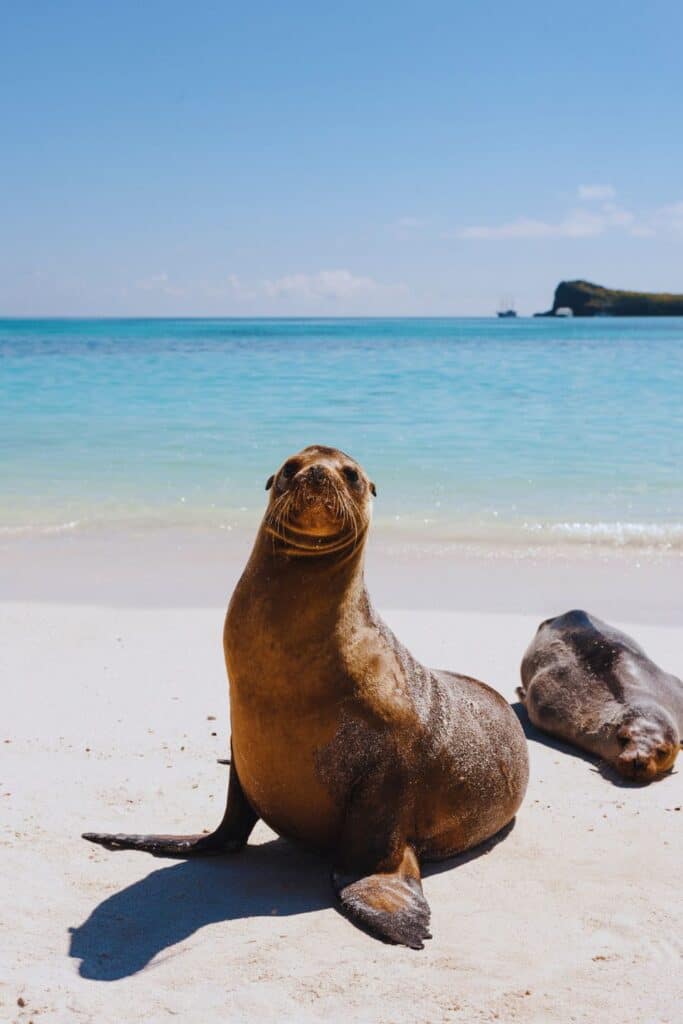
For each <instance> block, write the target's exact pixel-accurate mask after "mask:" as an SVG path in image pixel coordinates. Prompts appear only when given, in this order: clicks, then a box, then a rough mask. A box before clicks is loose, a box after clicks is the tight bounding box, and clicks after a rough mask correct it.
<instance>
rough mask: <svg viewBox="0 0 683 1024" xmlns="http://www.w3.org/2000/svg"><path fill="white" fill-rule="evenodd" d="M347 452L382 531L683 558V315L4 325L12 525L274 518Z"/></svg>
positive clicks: (0, 343)
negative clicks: (310, 450) (277, 492)
mask: <svg viewBox="0 0 683 1024" xmlns="http://www.w3.org/2000/svg"><path fill="white" fill-rule="evenodd" d="M312 443H320V444H326V445H334V446H337V447H340V448H342V449H344V450H345V451H347V452H349V453H350V454H351V455H353V456H354V457H355V458H356V459H358V460H359V461H360V462H361V463H362V464H363V466H364V467H365V468H366V470H367V472H368V473H369V474H370V476H371V477H372V479H373V480H374V481H375V483H376V486H377V491H378V497H377V500H376V503H375V519H376V523H377V525H378V527H379V528H380V529H386V530H389V529H401V530H405V531H408V532H411V533H413V534H415V535H416V536H418V535H419V536H421V537H425V538H427V537H432V538H444V539H449V540H472V539H474V540H477V539H478V540H488V541H491V542H495V541H496V540H505V541H519V542H521V543H539V542H549V543H554V542H558V543H559V542H563V541H566V540H571V539H572V538H576V539H579V540H594V541H599V542H601V543H605V544H616V545H619V544H647V545H654V546H655V547H663V548H670V547H673V548H683V319H668V318H667V319H619V318H614V319H608V318H604V319H591V320H579V319H576V320H571V319H566V320H564V319H521V318H520V319H517V320H494V319H367V320H365V319H350V320H338V319H330V320H327V319H300V320H298V319H288V320H265V319H264V320H236V319H229V320H227V319H226V320H217V319H212V320H201V319H199V320H195V319H190V320H187V319H183V320H160V319H149V320H3V321H0V499H1V500H0V530H1V531H2V532H3V533H4V534H5V535H7V534H12V533H16V532H21V533H24V532H27V531H38V532H46V531H47V532H49V531H58V530H74V531H78V530H82V529H87V528H88V527H89V526H92V525H95V524H100V525H108V524H111V525H116V526H127V525H131V524H135V525H136V526H137V527H150V528H151V527H155V526H163V525H174V524H178V525H193V526H194V525H197V526H209V527H223V528H227V529H230V528H232V527H234V526H239V524H241V523H244V524H253V523H255V522H256V521H257V519H258V518H259V517H260V515H261V512H262V509H263V507H264V502H265V495H264V491H263V488H264V484H265V480H266V478H267V477H268V475H269V474H270V473H271V472H273V471H274V470H275V469H276V467H277V466H278V465H279V464H280V463H281V462H282V460H283V459H285V458H286V457H287V456H288V455H289V454H291V453H292V452H295V451H297V450H298V449H299V448H301V447H303V446H305V445H308V444H312Z"/></svg>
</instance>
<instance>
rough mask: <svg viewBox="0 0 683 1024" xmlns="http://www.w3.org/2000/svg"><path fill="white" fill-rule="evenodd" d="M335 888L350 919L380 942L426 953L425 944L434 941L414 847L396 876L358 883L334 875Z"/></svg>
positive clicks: (408, 849)
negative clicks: (380, 940) (429, 940)
mask: <svg viewBox="0 0 683 1024" xmlns="http://www.w3.org/2000/svg"><path fill="white" fill-rule="evenodd" d="M332 884H333V886H334V889H335V892H336V895H337V898H338V900H339V901H340V903H341V906H342V910H343V911H344V913H345V914H346V916H347V917H349V918H350V919H351V920H352V921H353V922H354V924H357V925H359V926H360V927H361V928H363V929H365V930H366V931H368V932H370V934H372V935H375V936H377V938H380V939H383V940H384V941H385V942H393V943H396V944H397V945H401V946H409V947H410V948H411V949H423V948H424V940H425V939H431V937H432V936H431V933H430V931H429V918H430V910H429V904H428V903H427V900H426V899H425V898H424V894H423V892H422V880H421V878H420V866H419V864H418V860H417V857H416V856H415V853H414V851H413V849H412V848H411V847H410V846H406V848H405V852H404V854H403V858H402V860H401V863H400V864H399V866H398V868H397V869H396V870H395V871H393V872H385V871H380V872H377V873H376V874H373V875H366V876H365V877H364V878H360V879H358V880H357V881H355V882H346V881H345V879H344V878H343V876H342V875H340V874H337V873H336V872H334V873H333V875H332Z"/></svg>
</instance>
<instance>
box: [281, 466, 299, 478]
mask: <svg viewBox="0 0 683 1024" xmlns="http://www.w3.org/2000/svg"><path fill="white" fill-rule="evenodd" d="M296 470H297V465H296V462H285V464H284V466H283V467H282V475H283V477H284V478H285V480H291V479H292V477H293V476H294V474H295V473H296Z"/></svg>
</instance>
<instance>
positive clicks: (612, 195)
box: [578, 185, 617, 201]
mask: <svg viewBox="0 0 683 1024" xmlns="http://www.w3.org/2000/svg"><path fill="white" fill-rule="evenodd" d="M578 195H579V199H582V200H588V201H590V200H592V199H602V200H606V199H616V196H617V190H616V189H615V187H614V185H579V190H578Z"/></svg>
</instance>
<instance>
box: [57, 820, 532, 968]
mask: <svg viewBox="0 0 683 1024" xmlns="http://www.w3.org/2000/svg"><path fill="white" fill-rule="evenodd" d="M514 826H515V819H513V820H512V821H511V822H509V823H508V825H506V826H505V828H503V829H501V831H500V832H498V833H497V834H496V835H495V836H492V837H491V838H490V839H487V840H486V841H485V842H483V843H480V844H479V846H476V847H474V849H472V850H467V851H466V852H465V853H462V854H459V855H457V856H455V857H449V858H448V859H447V860H440V861H433V862H431V863H426V864H424V865H423V875H424V877H429V876H430V875H434V874H437V873H440V872H441V871H449V870H451V869H452V868H456V867H458V866H460V865H462V864H466V863H467V862H468V861H471V860H474V859H475V858H477V857H481V856H482V855H484V854H486V853H489V852H490V851H491V850H492V849H493V848H494V846H497V845H498V843H499V842H501V841H502V840H503V839H505V838H506V836H508V835H509V834H510V832H511V831H512V829H513V828H514ZM117 856H121V854H117ZM135 856H139V854H136V855H135ZM333 905H334V906H335V908H336V909H337V910H339V907H338V906H337V905H336V904H335V901H334V896H333V894H332V889H331V886H330V864H329V862H328V861H327V859H326V858H324V857H321V856H319V855H317V854H315V853H311V852H309V851H307V850H305V849H302V848H301V847H300V846H298V845H296V844H294V843H290V842H288V841H287V840H285V839H273V840H271V841H270V842H267V843H261V844H259V845H258V846H247V847H245V849H244V850H242V851H241V852H240V853H238V854H233V855H231V856H226V857H207V858H202V859H197V860H185V861H180V862H178V863H174V864H173V865H171V866H169V867H162V868H158V869H157V870H156V871H152V872H151V873H150V874H149V875H146V876H145V878H141V879H140V880H139V881H137V882H134V883H133V884H132V885H129V886H126V888H125V889H121V890H120V891H119V892H116V893H114V895H113V896H109V897H107V899H105V900H103V901H102V902H101V903H100V904H99V905H98V906H96V907H95V909H94V910H93V911H92V913H91V914H90V916H89V917H88V918H87V920H85V921H84V922H83V924H81V925H79V926H78V927H77V928H70V929H69V932H70V934H71V942H70V945H69V956H71V957H74V958H75V959H78V960H80V961H81V962H80V964H79V967H78V973H79V974H80V976H81V977H82V978H88V979H89V980H91V981H120V980H121V979H122V978H128V977H130V976H132V975H134V974H137V973H138V972H139V971H141V970H143V969H144V968H145V967H146V966H147V965H148V964H149V963H150V962H151V961H152V960H153V959H154V957H155V956H157V955H158V954H159V953H161V952H162V951H163V950H165V949H169V948H170V947H172V946H176V945H177V944H178V943H179V942H183V941H184V940H185V939H187V938H189V936H190V935H193V934H194V933H195V932H197V931H199V930H200V929H201V928H204V927H206V926H207V925H212V924H217V923H219V922H220V921H235V920H238V919H240V918H248V917H282V916H289V915H292V914H306V913H310V912H312V911H314V910H324V909H326V908H331V907H332V906H333Z"/></svg>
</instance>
